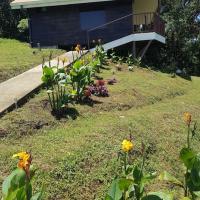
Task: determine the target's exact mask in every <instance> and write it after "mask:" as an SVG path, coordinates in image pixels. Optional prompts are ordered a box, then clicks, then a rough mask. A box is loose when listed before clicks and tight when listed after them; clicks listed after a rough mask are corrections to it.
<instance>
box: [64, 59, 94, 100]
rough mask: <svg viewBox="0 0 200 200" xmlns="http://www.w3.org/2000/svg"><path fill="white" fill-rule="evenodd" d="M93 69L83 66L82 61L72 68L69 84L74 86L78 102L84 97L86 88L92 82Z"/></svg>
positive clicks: (68, 78)
mask: <svg viewBox="0 0 200 200" xmlns="http://www.w3.org/2000/svg"><path fill="white" fill-rule="evenodd" d="M92 73H93V70H92V67H91V66H87V65H86V66H84V65H82V61H81V60H78V61H76V62H75V63H74V65H73V66H72V69H71V70H70V72H69V76H68V77H67V79H66V80H67V83H70V84H71V85H72V88H73V91H74V94H75V96H76V98H77V100H78V101H80V100H81V99H82V97H83V96H84V91H85V90H86V87H87V86H88V85H89V84H90V83H91V82H92Z"/></svg>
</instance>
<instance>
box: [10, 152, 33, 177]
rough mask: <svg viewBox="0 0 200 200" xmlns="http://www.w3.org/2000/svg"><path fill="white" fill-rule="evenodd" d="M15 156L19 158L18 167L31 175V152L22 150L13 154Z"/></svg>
mask: <svg viewBox="0 0 200 200" xmlns="http://www.w3.org/2000/svg"><path fill="white" fill-rule="evenodd" d="M13 158H19V162H18V165H17V167H18V168H20V169H23V170H24V171H25V172H26V175H27V176H28V177H30V166H31V162H32V156H31V154H29V153H27V152H20V153H17V154H14V155H13Z"/></svg>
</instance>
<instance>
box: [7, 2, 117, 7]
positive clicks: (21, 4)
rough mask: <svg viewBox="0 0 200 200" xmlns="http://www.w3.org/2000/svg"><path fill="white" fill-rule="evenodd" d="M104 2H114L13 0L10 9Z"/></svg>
mask: <svg viewBox="0 0 200 200" xmlns="http://www.w3.org/2000/svg"><path fill="white" fill-rule="evenodd" d="M104 1H114V0H14V1H13V2H12V3H11V4H10V5H11V7H12V9H20V8H36V7H48V6H61V5H72V4H81V3H95V2H104Z"/></svg>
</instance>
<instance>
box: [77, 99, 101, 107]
mask: <svg viewBox="0 0 200 200" xmlns="http://www.w3.org/2000/svg"><path fill="white" fill-rule="evenodd" d="M102 103H103V102H101V101H97V100H93V99H91V98H85V99H84V100H82V101H81V102H79V104H80V105H87V106H90V107H93V106H94V105H95V104H102Z"/></svg>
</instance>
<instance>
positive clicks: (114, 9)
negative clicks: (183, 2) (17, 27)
mask: <svg viewBox="0 0 200 200" xmlns="http://www.w3.org/2000/svg"><path fill="white" fill-rule="evenodd" d="M11 6H12V8H13V9H27V11H28V14H29V30H30V43H31V45H32V46H33V47H37V46H38V45H40V46H43V47H47V46H48V47H49V46H51V47H52V46H55V47H59V46H73V45H75V44H77V43H79V44H82V45H86V46H87V47H89V48H90V47H92V44H93V41H94V40H98V39H101V40H102V42H103V43H104V44H105V45H106V49H110V48H114V47H117V46H120V45H123V44H126V43H129V42H135V41H151V40H157V41H159V42H161V43H165V38H164V22H163V21H162V20H161V19H160V17H159V15H158V14H156V11H157V9H158V7H159V0H148V1H145V0H135V1H134V2H133V1H132V0H104V1H102V0H87V1H84V0H57V1H53V0H46V1H44V0H15V1H13V2H12V3H11Z"/></svg>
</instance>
